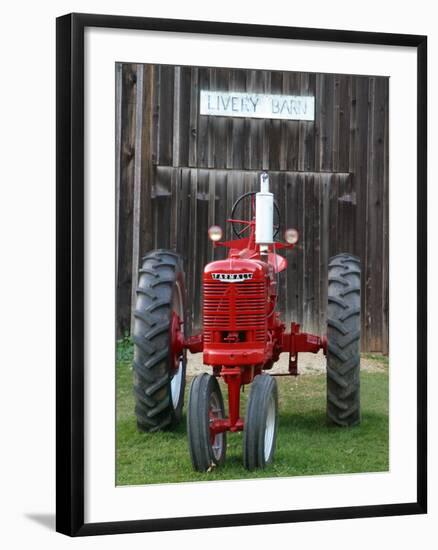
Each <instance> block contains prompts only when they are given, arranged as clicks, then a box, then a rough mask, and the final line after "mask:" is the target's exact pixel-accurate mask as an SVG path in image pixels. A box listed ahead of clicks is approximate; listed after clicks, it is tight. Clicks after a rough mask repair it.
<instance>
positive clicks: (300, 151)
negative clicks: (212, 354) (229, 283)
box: [116, 64, 389, 353]
mask: <svg viewBox="0 0 438 550" xmlns="http://www.w3.org/2000/svg"><path fill="white" fill-rule="evenodd" d="M135 67H137V66H134V65H130V64H119V65H118V66H117V67H116V69H117V70H116V100H117V103H116V177H117V181H116V196H117V205H116V213H117V221H116V228H117V235H116V238H117V275H118V276H117V308H118V320H117V323H118V334H122V333H124V332H125V331H127V330H129V317H130V296H131V295H132V291H133V288H132V280H133V279H134V282H135V275H134V276H133V273H132V270H133V269H134V267H135V265H136V263H137V261H138V257H140V256H141V255H142V254H144V253H145V252H146V251H147V250H148V249H150V248H154V247H163V248H167V247H171V248H175V249H176V250H178V251H179V252H180V253H181V254H183V256H184V261H185V269H186V279H187V288H188V297H189V299H188V307H189V312H188V313H189V325H190V326H189V328H190V330H192V328H194V327H197V326H199V317H200V311H201V302H200V299H201V297H200V296H201V292H200V286H199V281H200V275H201V272H202V268H203V266H204V264H205V263H206V262H209V261H212V260H213V259H219V258H223V257H224V254H225V252H224V250H222V249H220V248H217V249H213V248H212V247H211V246H210V243H209V241H208V239H207V229H208V227H209V225H211V224H212V223H219V224H221V225H222V226H224V227H225V220H226V218H227V217H228V216H229V213H230V211H231V207H232V204H233V202H234V201H235V200H236V199H237V197H238V196H239V195H240V194H241V193H243V192H245V191H247V190H249V189H256V187H257V183H256V182H257V177H258V174H259V172H260V170H262V169H265V170H268V171H269V172H270V175H271V181H272V186H273V190H274V191H275V194H276V198H277V201H278V203H279V207H280V210H281V213H282V218H283V220H284V224H283V225H284V227H287V226H295V227H297V228H298V229H299V231H300V234H301V242H300V245H299V247H297V249H296V250H295V251H294V253H289V254H288V261H289V269H288V271H287V273H284V274H283V275H282V278H281V280H280V286H279V309H280V311H281V312H282V315H283V316H284V319H285V321H286V322H287V323H289V322H290V321H291V320H296V321H298V322H300V323H302V324H303V326H304V328H305V329H307V330H314V331H315V332H320V333H323V332H324V331H325V328H324V327H325V322H326V320H325V319H326V317H325V310H326V300H327V289H326V278H327V261H328V258H329V257H330V256H332V255H334V254H337V253H339V252H344V251H348V252H352V253H354V254H356V255H358V256H359V257H360V259H361V262H362V269H363V280H362V311H363V315H362V317H363V318H362V330H363V336H362V349H363V350H364V351H383V352H385V353H386V352H387V351H388V344H389V339H388V332H389V326H388V322H389V304H388V301H389V292H388V286H389V270H388V254H389V248H388V232H389V214H388V141H389V136H388V82H389V81H388V79H387V78H384V77H367V76H351V75H334V74H314V73H304V72H301V73H300V72H296V73H292V72H281V71H267V70H254V69H251V70H244V69H226V68H208V67H172V66H159V65H144V66H143V87H142V89H141V90H138V88H137V83H136V78H137V76H136V70H137V69H136V68H135ZM201 89H205V90H216V91H238V92H245V91H246V92H253V93H278V94H281V93H282V94H286V95H310V96H315V108H316V110H315V121H313V122H312V121H310V122H309V121H295V120H270V119H251V118H232V117H209V116H205V115H202V116H201V115H200V114H199V95H200V90H201ZM138 93H142V95H143V99H141V100H140V98H139V97H137V94H138ZM140 105H142V113H141V116H139V113H138V112H136V111H138V109H139V107H140ZM140 120H142V121H143V122H142V124H143V128H142V131H141V132H140V131H138V130H137V132H136V123H137V124H139V123H140V122H139V121H140ZM136 121H137V122H136ZM138 151H140V153H138ZM138 203H140V206H139V204H138ZM247 210H248V209H247ZM243 213H245V211H243ZM225 237H226V238H230V237H231V230H230V228H229V227H225Z"/></svg>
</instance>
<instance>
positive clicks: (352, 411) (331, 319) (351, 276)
mask: <svg viewBox="0 0 438 550" xmlns="http://www.w3.org/2000/svg"><path fill="white" fill-rule="evenodd" d="M327 417H328V420H329V422H331V423H334V424H336V425H338V426H353V425H355V424H358V423H359V422H360V260H359V258H357V257H356V256H352V255H351V254H338V255H337V256H334V257H333V258H330V261H329V266H328V310H327Z"/></svg>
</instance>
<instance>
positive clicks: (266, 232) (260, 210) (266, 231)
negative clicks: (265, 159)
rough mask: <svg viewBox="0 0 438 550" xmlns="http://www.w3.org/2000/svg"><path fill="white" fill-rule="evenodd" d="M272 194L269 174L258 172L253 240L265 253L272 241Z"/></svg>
mask: <svg viewBox="0 0 438 550" xmlns="http://www.w3.org/2000/svg"><path fill="white" fill-rule="evenodd" d="M273 223H274V195H273V194H272V193H270V191H269V176H268V174H267V173H266V172H262V173H261V174H260V191H259V192H258V193H256V230H255V240H256V243H257V244H259V245H260V252H261V253H267V251H268V245H270V244H272V243H273V242H274V236H273Z"/></svg>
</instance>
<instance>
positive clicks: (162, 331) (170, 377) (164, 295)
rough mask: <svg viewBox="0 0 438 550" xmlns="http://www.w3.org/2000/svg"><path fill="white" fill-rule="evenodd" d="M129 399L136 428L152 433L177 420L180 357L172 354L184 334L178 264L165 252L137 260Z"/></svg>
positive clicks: (181, 399) (180, 400)
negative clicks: (176, 340)
mask: <svg viewBox="0 0 438 550" xmlns="http://www.w3.org/2000/svg"><path fill="white" fill-rule="evenodd" d="M133 315H134V329H133V334H132V339H133V342H134V362H133V370H134V397H135V414H136V417H137V426H138V428H139V430H141V431H144V432H154V431H157V430H161V429H164V428H171V427H173V426H175V425H176V424H177V423H178V422H179V421H180V419H181V414H182V408H183V402H184V386H185V374H186V354H185V351H184V350H179V351H176V349H177V348H176V347H175V338H176V336H177V333H178V332H179V334H180V335H181V334H184V315H185V288H184V274H183V269H182V260H181V257H180V256H179V255H178V254H175V252H172V251H169V250H153V251H152V252H149V253H148V254H146V256H145V257H144V258H143V262H142V266H141V268H140V271H139V279H138V287H137V299H136V303H135V310H134V312H133Z"/></svg>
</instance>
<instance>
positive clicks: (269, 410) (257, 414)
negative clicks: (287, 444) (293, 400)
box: [243, 374, 278, 470]
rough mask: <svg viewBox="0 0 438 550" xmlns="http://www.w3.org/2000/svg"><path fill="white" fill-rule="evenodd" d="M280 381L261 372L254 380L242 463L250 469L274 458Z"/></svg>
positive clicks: (244, 437)
mask: <svg viewBox="0 0 438 550" xmlns="http://www.w3.org/2000/svg"><path fill="white" fill-rule="evenodd" d="M277 426H278V390H277V381H276V380H275V378H274V377H273V376H269V375H268V374H259V375H258V376H256V377H255V378H254V381H253V382H252V384H251V391H250V394H249V399H248V405H247V408H246V415H245V425H244V432H243V465H244V466H245V468H246V469H247V470H254V469H255V468H264V467H265V466H266V465H267V464H269V463H270V462H272V459H273V457H274V451H275V444H276V439H277Z"/></svg>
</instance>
